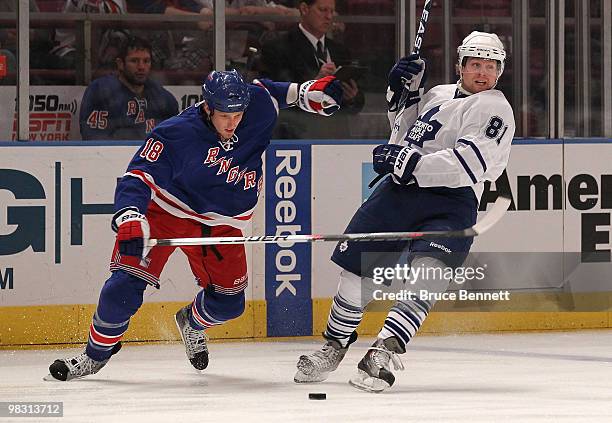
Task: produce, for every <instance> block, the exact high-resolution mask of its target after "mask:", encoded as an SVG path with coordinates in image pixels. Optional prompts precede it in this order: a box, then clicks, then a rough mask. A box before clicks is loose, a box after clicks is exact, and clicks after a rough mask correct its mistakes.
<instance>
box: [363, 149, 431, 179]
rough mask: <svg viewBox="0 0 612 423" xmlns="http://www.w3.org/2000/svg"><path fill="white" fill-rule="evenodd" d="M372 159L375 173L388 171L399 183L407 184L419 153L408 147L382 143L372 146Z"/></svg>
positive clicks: (419, 156) (380, 173) (418, 158)
mask: <svg viewBox="0 0 612 423" xmlns="http://www.w3.org/2000/svg"><path fill="white" fill-rule="evenodd" d="M372 159H373V162H374V163H373V164H374V171H375V172H376V173H378V174H379V175H386V174H387V173H390V174H392V175H394V176H395V180H396V181H397V182H399V183H400V184H407V183H409V182H410V181H412V179H413V175H412V172H414V168H415V167H416V165H417V163H418V162H419V160H420V159H421V155H420V154H419V153H418V152H417V151H416V150H413V149H412V148H410V147H403V146H401V145H397V144H383V145H378V146H376V147H375V148H374V151H372Z"/></svg>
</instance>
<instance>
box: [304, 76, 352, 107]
mask: <svg viewBox="0 0 612 423" xmlns="http://www.w3.org/2000/svg"><path fill="white" fill-rule="evenodd" d="M341 102H342V84H340V81H338V80H337V79H336V77H335V76H331V75H330V76H326V77H325V78H321V79H314V80H311V81H306V82H304V83H303V84H301V85H300V86H299V88H298V98H297V105H298V106H299V108H300V109H302V110H305V111H307V112H310V113H318V114H320V115H323V116H331V115H333V114H334V113H335V112H336V111H337V110H338V109H339V108H340V103H341Z"/></svg>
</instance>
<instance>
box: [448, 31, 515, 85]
mask: <svg viewBox="0 0 612 423" xmlns="http://www.w3.org/2000/svg"><path fill="white" fill-rule="evenodd" d="M457 54H458V55H459V66H463V64H464V63H463V58H464V57H479V58H482V59H491V60H497V61H498V62H499V64H500V66H499V73H498V75H497V77H498V78H499V77H500V76H501V74H502V73H503V72H504V63H505V61H506V51H505V50H504V45H503V44H502V42H501V40H500V39H499V37H498V36H497V34H493V33H489V32H480V31H472V33H471V34H470V35H468V36H467V37H465V38H464V39H463V42H462V43H461V45H460V46H459V47H457Z"/></svg>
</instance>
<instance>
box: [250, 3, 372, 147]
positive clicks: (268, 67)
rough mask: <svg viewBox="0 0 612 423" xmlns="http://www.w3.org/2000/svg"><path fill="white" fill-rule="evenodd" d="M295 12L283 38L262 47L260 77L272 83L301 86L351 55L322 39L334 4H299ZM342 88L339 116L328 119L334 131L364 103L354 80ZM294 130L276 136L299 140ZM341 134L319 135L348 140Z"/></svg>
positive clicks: (338, 45) (334, 43) (335, 67)
mask: <svg viewBox="0 0 612 423" xmlns="http://www.w3.org/2000/svg"><path fill="white" fill-rule="evenodd" d="M298 8H299V11H300V23H299V24H298V25H296V26H295V27H293V28H291V29H290V30H289V31H288V32H287V33H286V34H283V35H281V36H279V37H277V38H275V39H272V40H269V41H268V42H266V43H264V45H263V46H262V48H261V62H262V65H263V70H262V73H263V75H264V76H266V77H269V78H270V79H273V80H276V81H297V82H303V81H307V80H311V79H318V78H322V77H324V76H328V75H333V74H334V73H335V72H336V69H337V68H338V67H339V66H343V65H348V64H351V62H352V60H351V54H350V52H349V50H348V48H346V46H344V45H343V44H340V43H339V42H337V41H334V40H332V39H331V38H329V37H326V34H327V33H328V32H329V31H330V30H331V27H332V24H333V17H334V14H335V11H336V0H300V2H299V4H298ZM342 87H343V89H344V95H343V98H342V107H341V109H340V113H336V115H334V116H333V117H332V118H331V119H329V123H330V125H331V124H333V125H335V126H336V128H335V129H336V130H339V129H340V128H341V127H342V126H345V125H342V124H340V121H345V122H344V123H348V117H347V116H346V115H347V113H348V114H356V113H359V112H360V111H361V109H363V106H364V103H365V99H364V96H363V92H361V91H360V90H359V87H358V86H357V82H356V81H355V80H353V79H350V80H348V81H343V82H342ZM287 115H288V114H286V115H285V116H287ZM308 117H309V116H305V117H304V116H301V117H300V120H301V121H304V119H306V120H307V118H308ZM291 125H293V123H291ZM316 125H319V127H320V125H321V122H317V123H316ZM306 126H307V127H308V128H307V129H312V128H310V125H306ZM326 126H329V125H326ZM282 128H283V124H282V122H281V124H280V125H279V129H281V130H282ZM294 129H295V130H292V131H289V132H287V133H281V134H279V136H282V137H287V138H303V137H304V136H305V135H306V134H304V133H303V132H300V130H299V129H297V128H294ZM343 131H344V133H337V134H332V133H330V132H329V131H326V133H325V134H323V135H324V136H329V137H332V136H334V137H335V136H339V137H348V136H349V134H348V133H347V132H348V130H347V129H346V128H345V129H344V130H343ZM292 132H299V134H298V135H297V136H296V135H293V134H292ZM315 136H316V135H315Z"/></svg>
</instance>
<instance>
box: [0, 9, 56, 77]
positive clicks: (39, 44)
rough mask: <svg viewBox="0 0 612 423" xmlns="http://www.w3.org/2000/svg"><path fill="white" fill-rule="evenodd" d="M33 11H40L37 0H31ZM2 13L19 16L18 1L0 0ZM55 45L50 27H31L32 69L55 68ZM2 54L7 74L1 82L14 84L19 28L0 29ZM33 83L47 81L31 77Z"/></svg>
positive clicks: (0, 51)
mask: <svg viewBox="0 0 612 423" xmlns="http://www.w3.org/2000/svg"><path fill="white" fill-rule="evenodd" d="M29 9H30V12H31V13H36V12H40V10H39V8H38V6H37V5H36V1H35V0H30V1H29ZM0 13H14V14H15V16H17V2H16V1H11V0H0ZM52 45H53V42H52V39H51V32H50V31H49V30H48V29H45V28H41V27H37V28H32V29H30V68H32V69H45V68H47V69H55V68H57V67H58V66H57V65H58V64H57V63H55V62H56V61H54V60H53V57H52V56H51V55H50V54H49V50H50V49H51V47H52ZM0 48H1V50H0V55H3V56H5V57H6V59H5V60H6V66H7V76H6V77H5V78H2V79H0V84H3V85H14V84H15V83H16V80H17V78H16V72H17V69H16V67H17V59H16V57H17V29H16V27H15V28H10V26H9V28H6V27H5V28H3V29H0ZM30 80H31V81H30V82H31V83H33V84H42V83H44V82H45V81H42V80H37V79H36V78H30Z"/></svg>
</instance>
